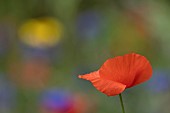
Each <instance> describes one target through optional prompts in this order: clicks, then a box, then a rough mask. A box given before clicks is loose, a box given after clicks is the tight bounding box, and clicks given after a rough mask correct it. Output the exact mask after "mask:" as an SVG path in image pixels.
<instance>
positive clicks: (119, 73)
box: [99, 54, 136, 87]
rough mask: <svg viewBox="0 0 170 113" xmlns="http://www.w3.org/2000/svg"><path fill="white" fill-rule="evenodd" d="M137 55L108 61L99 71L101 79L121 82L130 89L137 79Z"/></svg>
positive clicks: (127, 55) (118, 57)
mask: <svg viewBox="0 0 170 113" xmlns="http://www.w3.org/2000/svg"><path fill="white" fill-rule="evenodd" d="M135 57H136V54H126V55H124V56H117V57H114V58H110V59H108V60H107V61H106V62H105V63H104V64H103V65H102V66H101V68H100V69H99V73H100V76H101V78H103V79H108V80H112V81H116V82H120V83H122V84H125V85H126V86H127V87H129V86H130V85H131V84H132V82H133V80H134V77H135V73H134V65H133V64H134V62H135Z"/></svg>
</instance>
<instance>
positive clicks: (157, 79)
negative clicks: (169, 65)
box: [147, 69, 170, 93]
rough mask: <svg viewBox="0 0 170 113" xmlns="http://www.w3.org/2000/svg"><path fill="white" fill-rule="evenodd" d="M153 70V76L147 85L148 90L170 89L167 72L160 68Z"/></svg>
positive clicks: (169, 79)
mask: <svg viewBox="0 0 170 113" xmlns="http://www.w3.org/2000/svg"><path fill="white" fill-rule="evenodd" d="M153 72H154V73H153V77H152V79H151V80H150V81H149V83H148V85H147V87H148V88H149V90H150V91H152V92H156V93H159V92H166V91H170V90H169V89H170V75H169V72H168V71H167V70H161V69H157V70H155V71H153Z"/></svg>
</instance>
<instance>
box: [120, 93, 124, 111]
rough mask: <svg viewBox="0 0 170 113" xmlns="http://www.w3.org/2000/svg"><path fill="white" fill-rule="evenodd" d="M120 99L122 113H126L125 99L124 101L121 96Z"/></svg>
mask: <svg viewBox="0 0 170 113" xmlns="http://www.w3.org/2000/svg"><path fill="white" fill-rule="evenodd" d="M119 98H120V103H121V106H122V111H123V113H125V108H124V105H123V99H122V95H121V94H119Z"/></svg>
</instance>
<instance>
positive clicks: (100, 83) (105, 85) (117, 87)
mask: <svg viewBox="0 0 170 113" xmlns="http://www.w3.org/2000/svg"><path fill="white" fill-rule="evenodd" d="M79 78H82V79H85V80H89V81H90V82H91V83H92V84H93V86H94V87H95V88H96V89H97V90H99V91H100V92H102V93H104V94H106V95H108V96H114V95H118V94H120V93H122V92H123V91H124V90H125V88H126V85H124V84H121V83H118V82H115V81H111V80H106V79H102V78H100V75H99V71H95V72H92V73H90V74H85V75H79Z"/></svg>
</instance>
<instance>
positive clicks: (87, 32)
mask: <svg viewBox="0 0 170 113" xmlns="http://www.w3.org/2000/svg"><path fill="white" fill-rule="evenodd" d="M100 30H101V15H100V14H99V13H98V12H96V11H85V12H82V13H81V14H80V15H79V16H78V18H77V32H78V34H79V36H80V37H82V38H87V39H91V38H95V37H97V35H98V33H99V32H100Z"/></svg>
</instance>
